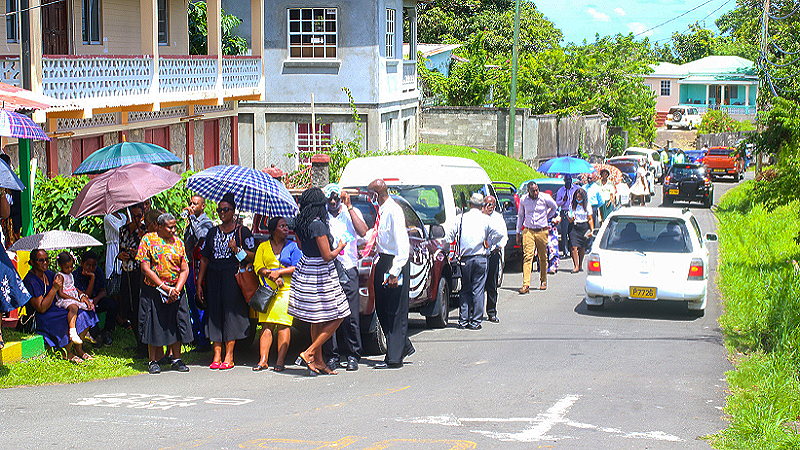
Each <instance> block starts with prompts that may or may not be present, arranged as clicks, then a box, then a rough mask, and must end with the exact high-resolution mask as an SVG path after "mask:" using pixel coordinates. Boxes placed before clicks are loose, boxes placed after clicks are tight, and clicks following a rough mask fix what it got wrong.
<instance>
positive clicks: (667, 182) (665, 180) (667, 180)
mask: <svg viewBox="0 0 800 450" xmlns="http://www.w3.org/2000/svg"><path fill="white" fill-rule="evenodd" d="M670 179H671V177H670V176H669V175H667V176H666V177H665V178H664V184H669V180H670Z"/></svg>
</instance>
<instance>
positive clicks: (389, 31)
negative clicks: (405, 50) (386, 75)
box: [386, 9, 395, 59]
mask: <svg viewBox="0 0 800 450" xmlns="http://www.w3.org/2000/svg"><path fill="white" fill-rule="evenodd" d="M394 15H395V13H394V10H393V9H387V10H386V58H388V59H394V40H395V37H394V32H395V19H394Z"/></svg>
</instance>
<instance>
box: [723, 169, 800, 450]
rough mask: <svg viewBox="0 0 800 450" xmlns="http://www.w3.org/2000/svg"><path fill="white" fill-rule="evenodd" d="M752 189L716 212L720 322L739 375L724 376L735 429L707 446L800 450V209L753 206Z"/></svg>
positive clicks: (736, 192) (741, 190)
mask: <svg viewBox="0 0 800 450" xmlns="http://www.w3.org/2000/svg"><path fill="white" fill-rule="evenodd" d="M751 185H752V183H745V184H743V185H742V186H740V187H737V188H735V189H732V190H731V191H729V192H728V193H727V194H726V195H725V196H724V197H723V198H722V200H721V202H720V205H719V207H718V210H717V217H718V219H719V228H718V229H719V236H720V261H719V268H718V280H717V281H718V285H719V287H720V290H721V291H722V294H723V298H724V300H723V301H724V310H725V312H724V313H723V315H722V316H721V317H720V320H719V323H720V327H721V328H722V330H723V332H724V333H725V342H726V346H727V347H728V349H729V351H730V352H731V354H732V355H733V359H734V362H735V364H736V370H733V371H730V372H728V374H727V379H728V384H729V386H730V396H729V397H728V399H727V406H726V408H725V411H726V413H727V414H728V415H729V419H730V426H729V427H728V428H727V429H725V430H723V431H721V432H720V433H718V434H716V435H714V436H711V437H710V440H711V442H712V445H713V446H714V447H715V448H718V449H724V450H728V449H794V448H800V436H798V434H797V432H796V429H795V424H796V421H798V420H800V376H798V374H799V373H800V281H798V280H799V279H800V267H798V266H796V265H795V262H794V261H797V260H800V245H799V244H798V243H797V242H796V240H795V237H796V236H797V232H798V230H800V215H798V210H800V202H792V203H790V204H788V205H784V206H781V207H778V208H776V209H775V210H773V211H767V210H766V209H765V208H764V207H763V206H761V205H753V204H752V202H751V201H750V195H751V191H752V186H751ZM742 355H744V356H742Z"/></svg>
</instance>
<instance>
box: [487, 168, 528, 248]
mask: <svg viewBox="0 0 800 450" xmlns="http://www.w3.org/2000/svg"><path fill="white" fill-rule="evenodd" d="M492 186H494V192H495V195H496V196H497V206H498V210H497V211H498V212H500V213H502V214H503V219H505V221H506V230H507V231H508V243H506V248H505V254H506V260H511V259H515V258H518V257H520V256H521V254H522V248H521V246H520V245H518V244H517V208H518V207H519V194H518V193H517V188H516V186H514V184H513V183H508V182H506V181H493V182H492Z"/></svg>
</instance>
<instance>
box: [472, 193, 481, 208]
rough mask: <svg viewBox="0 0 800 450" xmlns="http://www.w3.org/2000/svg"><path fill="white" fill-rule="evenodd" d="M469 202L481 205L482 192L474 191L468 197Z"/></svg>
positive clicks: (473, 204)
mask: <svg viewBox="0 0 800 450" xmlns="http://www.w3.org/2000/svg"><path fill="white" fill-rule="evenodd" d="M469 204H470V205H472V206H483V194H481V193H480V192H476V193H474V194H472V197H470V198H469Z"/></svg>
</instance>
